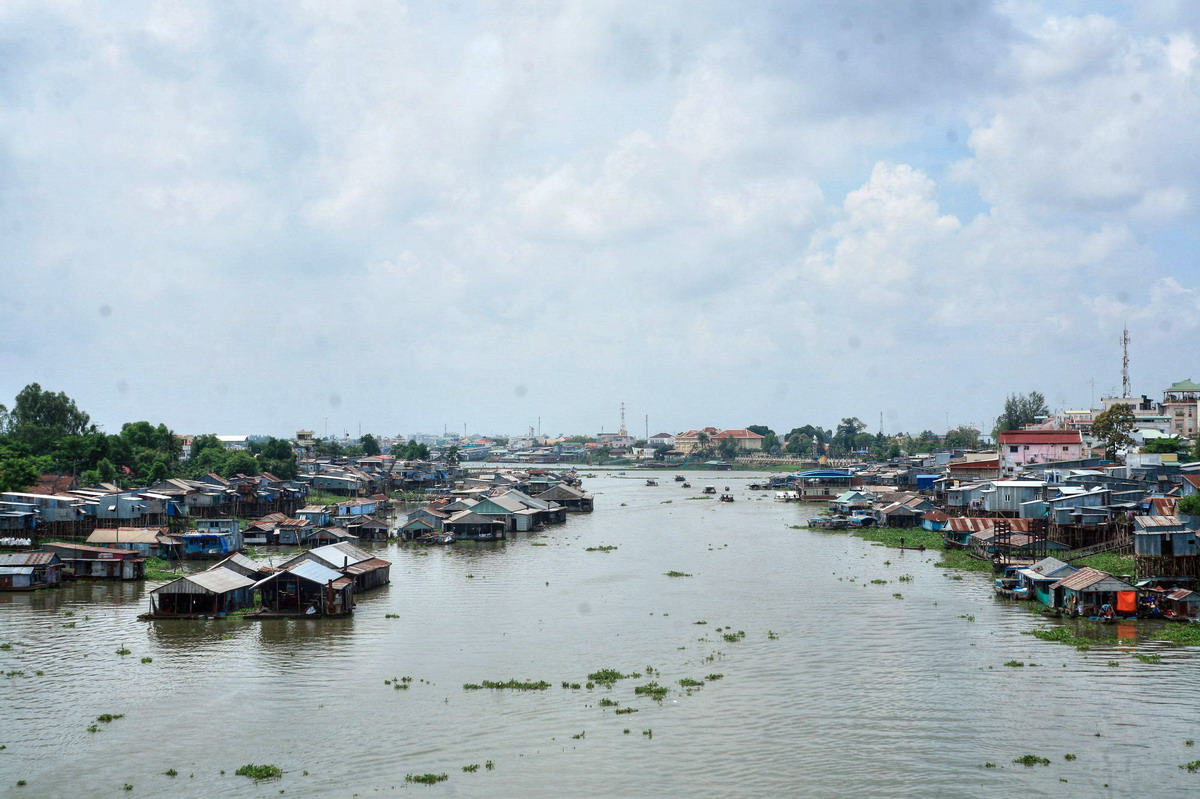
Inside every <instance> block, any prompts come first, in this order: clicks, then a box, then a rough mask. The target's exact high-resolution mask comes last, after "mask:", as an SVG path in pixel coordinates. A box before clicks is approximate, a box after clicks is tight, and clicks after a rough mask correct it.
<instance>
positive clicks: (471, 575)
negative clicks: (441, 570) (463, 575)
mask: <svg viewBox="0 0 1200 799" xmlns="http://www.w3.org/2000/svg"><path fill="white" fill-rule="evenodd" d="M467 579H468V580H474V579H475V575H473V574H467Z"/></svg>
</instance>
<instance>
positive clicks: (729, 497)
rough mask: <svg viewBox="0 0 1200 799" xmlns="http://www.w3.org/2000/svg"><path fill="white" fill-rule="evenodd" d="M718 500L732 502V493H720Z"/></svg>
mask: <svg viewBox="0 0 1200 799" xmlns="http://www.w3.org/2000/svg"><path fill="white" fill-rule="evenodd" d="M720 500H721V502H733V494H722V495H721V497H720Z"/></svg>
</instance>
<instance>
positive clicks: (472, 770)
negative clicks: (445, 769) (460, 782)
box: [462, 763, 479, 774]
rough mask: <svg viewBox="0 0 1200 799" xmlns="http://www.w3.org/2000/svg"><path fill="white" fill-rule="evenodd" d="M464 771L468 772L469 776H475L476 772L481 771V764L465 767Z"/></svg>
mask: <svg viewBox="0 0 1200 799" xmlns="http://www.w3.org/2000/svg"><path fill="white" fill-rule="evenodd" d="M462 770H463V771H465V772H467V773H468V774H474V773H475V772H476V771H479V764H478V763H472V764H471V765H469V766H463V767H462Z"/></svg>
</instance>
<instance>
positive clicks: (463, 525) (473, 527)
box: [442, 510, 507, 541]
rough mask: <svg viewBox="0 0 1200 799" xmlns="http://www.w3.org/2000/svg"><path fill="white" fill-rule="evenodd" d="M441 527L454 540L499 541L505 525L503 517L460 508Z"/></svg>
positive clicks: (501, 538) (502, 536) (502, 537)
mask: <svg viewBox="0 0 1200 799" xmlns="http://www.w3.org/2000/svg"><path fill="white" fill-rule="evenodd" d="M442 529H443V530H445V531H446V532H447V533H452V534H453V535H454V540H456V541H501V540H503V539H504V537H505V535H504V531H505V530H506V529H507V525H506V524H505V522H504V519H500V518H496V517H495V516H481V515H479V514H478V513H473V512H472V511H470V510H461V511H459V512H458V513H456V514H454V515H453V516H451V517H450V518H449V519H446V521H445V522H444V523H443V524H442Z"/></svg>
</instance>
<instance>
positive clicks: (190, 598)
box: [148, 567, 255, 618]
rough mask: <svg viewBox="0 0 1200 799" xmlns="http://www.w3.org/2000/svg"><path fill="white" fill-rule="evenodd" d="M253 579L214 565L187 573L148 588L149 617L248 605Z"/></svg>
mask: <svg viewBox="0 0 1200 799" xmlns="http://www.w3.org/2000/svg"><path fill="white" fill-rule="evenodd" d="M254 583H255V581H254V580H252V579H250V578H249V577H246V576H245V575H242V574H238V573H237V572H236V571H234V570H233V569H228V568H223V567H218V568H212V569H209V570H208V571H202V572H197V573H195V574H187V575H184V576H183V577H180V578H179V579H178V580H173V581H171V582H169V583H167V584H166V585H162V586H159V587H158V588H155V589H154V590H153V591H151V592H150V613H149V614H148V616H149V617H150V618H172V617H174V618H195V617H198V616H218V615H222V614H225V613H229V612H231V611H234V610H242V609H243V608H248V607H250V606H251V605H252V604H253V602H254Z"/></svg>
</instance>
